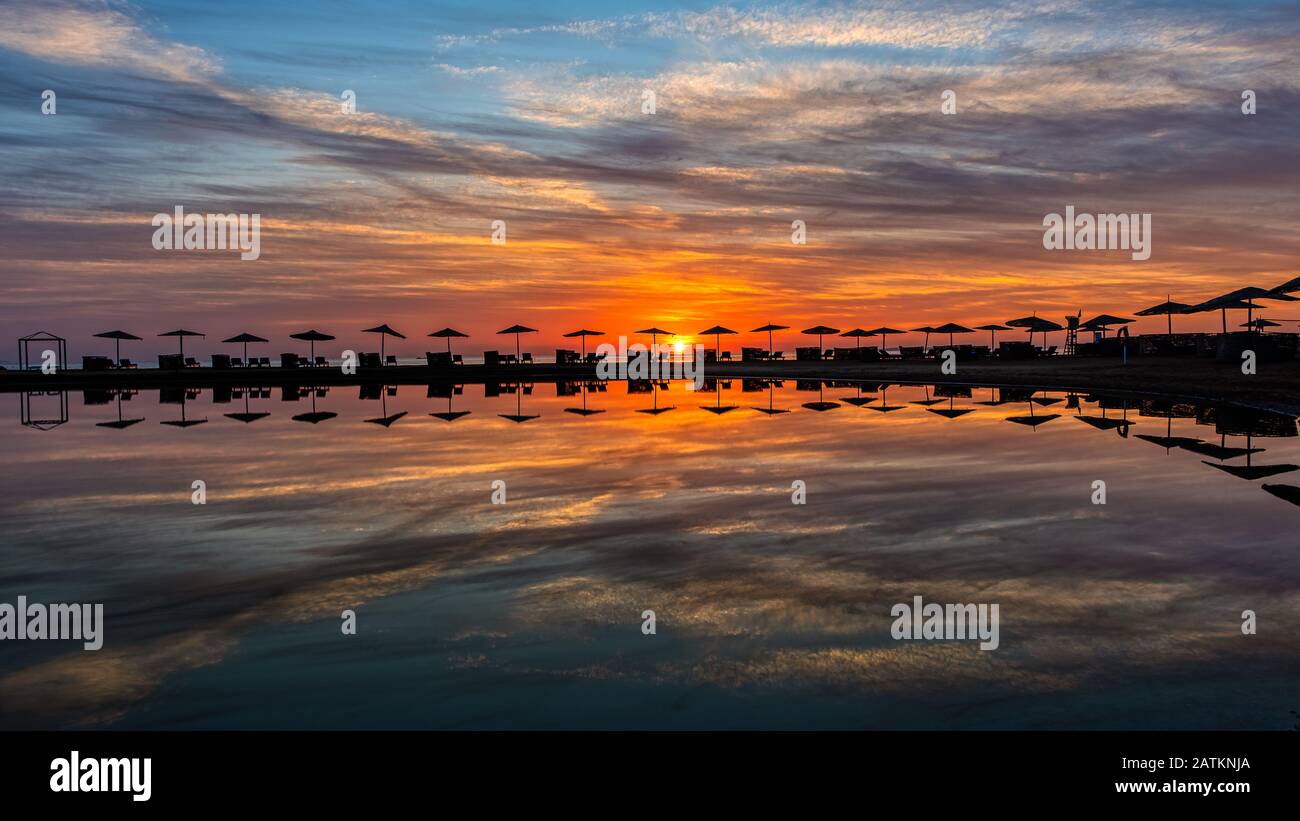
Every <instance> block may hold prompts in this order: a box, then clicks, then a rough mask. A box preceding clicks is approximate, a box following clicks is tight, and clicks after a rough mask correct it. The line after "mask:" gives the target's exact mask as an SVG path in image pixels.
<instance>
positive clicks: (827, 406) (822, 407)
mask: <svg viewBox="0 0 1300 821" xmlns="http://www.w3.org/2000/svg"><path fill="white" fill-rule="evenodd" d="M825 388H826V383H824V382H821V381H820V380H819V381H818V382H817V401H816V402H804V403H803V406H804V407H805V408H807V409H808V410H815V411H817V412H818V413H821V412H822V411H828V410H832V409H834V408H838V407H839V406H840V405H839V403H838V402H827V401H825V397H823V396H822V392H823V391H824V390H825Z"/></svg>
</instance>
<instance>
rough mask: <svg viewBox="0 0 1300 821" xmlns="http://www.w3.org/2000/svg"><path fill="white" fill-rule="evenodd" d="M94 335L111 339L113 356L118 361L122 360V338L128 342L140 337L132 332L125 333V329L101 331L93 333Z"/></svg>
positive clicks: (137, 339) (135, 340)
mask: <svg viewBox="0 0 1300 821" xmlns="http://www.w3.org/2000/svg"><path fill="white" fill-rule="evenodd" d="M95 336H97V337H99V338H100V339H111V340H113V357H114V359H115V360H116V361H117V362H119V363H120V362H121V361H122V340H123V339H125V340H127V341H128V342H139V341H140V337H138V336H136V335H135V334H132V333H127V332H126V331H104V332H103V333H100V334H95Z"/></svg>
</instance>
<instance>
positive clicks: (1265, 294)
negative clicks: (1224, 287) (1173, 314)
mask: <svg viewBox="0 0 1300 821" xmlns="http://www.w3.org/2000/svg"><path fill="white" fill-rule="evenodd" d="M1257 299H1275V300H1278V301H1280V302H1296V301H1297V299H1296V297H1293V296H1287V295H1286V294H1283V293H1279V292H1277V291H1266V290H1264V289H1263V288H1255V287H1253V286H1250V287H1246V288H1238V289H1237V290H1235V291H1229V292H1228V293H1226V294H1223V295H1221V296H1216V297H1215V298H1214V299H1210V300H1206V301H1205V302H1202V303H1200V304H1199V305H1193V306H1192V307H1190V308H1188V309H1187V310H1186V313H1189V314H1195V313H1203V312H1205V311H1220V312H1222V314H1223V332H1224V333H1225V334H1226V333H1227V332H1228V309H1229V308H1244V309H1245V310H1246V321H1247V322H1250V320H1251V319H1253V318H1254V311H1255V309H1256V308H1258V307H1259V306H1258V305H1256V304H1255V300H1257Z"/></svg>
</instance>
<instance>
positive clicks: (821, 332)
mask: <svg viewBox="0 0 1300 821" xmlns="http://www.w3.org/2000/svg"><path fill="white" fill-rule="evenodd" d="M839 332H840V329H839V328H831V327H829V326H826V325H814V326H812V327H811V328H804V329H803V330H802V331H800V332H799V333H801V334H807V335H808V336H816V337H817V350H818V351H820V350H821V349H822V337H823V336H827V335H828V334H837V333H839Z"/></svg>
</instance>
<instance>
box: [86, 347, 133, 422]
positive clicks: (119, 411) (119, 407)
mask: <svg viewBox="0 0 1300 821" xmlns="http://www.w3.org/2000/svg"><path fill="white" fill-rule="evenodd" d="M95 335H96V336H100V334H95ZM136 338H137V339H139V337H136ZM143 421H144V419H143V418H140V419H123V418H122V392H121V391H117V420H116V421H113V422H96V423H95V425H96V427H101V428H113V429H115V430H122V429H123V428H129V427H131V426H132V425H134V424H137V423H139V422H143Z"/></svg>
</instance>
